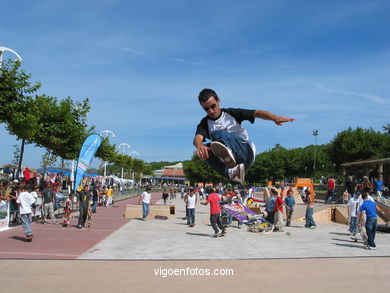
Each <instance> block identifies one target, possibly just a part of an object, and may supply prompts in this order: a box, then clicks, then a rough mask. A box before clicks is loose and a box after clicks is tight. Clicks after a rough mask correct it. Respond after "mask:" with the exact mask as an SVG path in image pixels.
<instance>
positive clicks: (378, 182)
mask: <svg viewBox="0 0 390 293" xmlns="http://www.w3.org/2000/svg"><path fill="white" fill-rule="evenodd" d="M374 191H375V193H376V194H377V195H378V196H379V197H382V192H383V176H382V175H380V176H379V179H377V178H375V179H374Z"/></svg>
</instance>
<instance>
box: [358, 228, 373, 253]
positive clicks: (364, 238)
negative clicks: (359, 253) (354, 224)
mask: <svg viewBox="0 0 390 293" xmlns="http://www.w3.org/2000/svg"><path fill="white" fill-rule="evenodd" d="M359 233H360V236H361V237H362V239H363V243H364V245H365V246H366V247H367V248H370V245H368V238H367V234H366V232H365V231H364V229H363V228H360V229H359Z"/></svg>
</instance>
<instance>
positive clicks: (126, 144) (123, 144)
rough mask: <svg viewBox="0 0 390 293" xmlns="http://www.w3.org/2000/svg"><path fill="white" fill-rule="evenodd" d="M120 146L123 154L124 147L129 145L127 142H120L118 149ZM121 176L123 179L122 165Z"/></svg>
mask: <svg viewBox="0 0 390 293" xmlns="http://www.w3.org/2000/svg"><path fill="white" fill-rule="evenodd" d="M121 147H122V155H124V154H125V148H126V147H128V148H130V145H129V144H128V143H125V142H122V143H121V144H119V146H118V149H120V148H121ZM121 178H122V179H123V167H122V176H121Z"/></svg>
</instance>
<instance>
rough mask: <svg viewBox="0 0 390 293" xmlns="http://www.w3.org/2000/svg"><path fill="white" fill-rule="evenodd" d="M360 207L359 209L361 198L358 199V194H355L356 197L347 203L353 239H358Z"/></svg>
mask: <svg viewBox="0 0 390 293" xmlns="http://www.w3.org/2000/svg"><path fill="white" fill-rule="evenodd" d="M358 207H359V198H358V194H357V193H356V192H355V193H354V196H353V197H352V198H351V199H350V200H349V201H348V203H347V214H348V218H349V232H351V237H352V238H353V239H355V238H356V232H357V216H358Z"/></svg>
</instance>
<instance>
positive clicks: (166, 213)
mask: <svg viewBox="0 0 390 293" xmlns="http://www.w3.org/2000/svg"><path fill="white" fill-rule="evenodd" d="M174 214H175V206H174V205H170V206H169V205H162V204H156V205H150V209H149V215H148V218H151V219H154V218H155V217H157V218H169V217H170V216H172V215H174ZM125 218H126V219H135V218H142V205H130V204H129V205H127V206H126V211H125Z"/></svg>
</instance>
